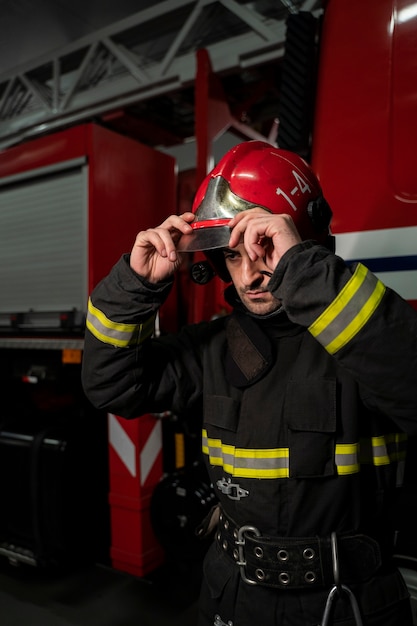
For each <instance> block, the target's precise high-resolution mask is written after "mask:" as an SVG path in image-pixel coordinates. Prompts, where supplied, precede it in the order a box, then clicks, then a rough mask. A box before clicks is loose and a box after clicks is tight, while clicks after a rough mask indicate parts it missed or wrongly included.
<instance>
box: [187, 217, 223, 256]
mask: <svg viewBox="0 0 417 626" xmlns="http://www.w3.org/2000/svg"><path fill="white" fill-rule="evenodd" d="M229 221H230V219H218V220H205V221H201V222H193V223H192V224H191V228H192V229H193V232H192V233H190V234H189V235H183V236H182V237H181V239H180V241H179V243H178V246H177V249H178V250H179V252H198V251H202V250H215V249H216V248H227V246H228V245H229V239H230V232H231V229H230V228H229V226H228V223H229Z"/></svg>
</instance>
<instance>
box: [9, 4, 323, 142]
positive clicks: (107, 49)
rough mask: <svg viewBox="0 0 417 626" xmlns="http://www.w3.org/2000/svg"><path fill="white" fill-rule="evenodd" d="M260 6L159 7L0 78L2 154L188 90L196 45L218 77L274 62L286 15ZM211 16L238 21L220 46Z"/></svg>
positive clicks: (312, 7)
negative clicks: (225, 15) (26, 141)
mask: <svg viewBox="0 0 417 626" xmlns="http://www.w3.org/2000/svg"><path fill="white" fill-rule="evenodd" d="M321 4H322V2H321V1H320V0H316V1H315V0H306V2H304V3H301V4H300V5H299V6H300V8H301V9H303V7H304V5H308V6H309V10H310V11H312V12H316V13H317V12H321V8H320V6H321ZM265 5H266V3H265V2H262V3H261V2H257V0H254V1H253V2H251V3H248V4H238V3H237V2H236V1H235V0H198V1H197V2H195V0H166V1H165V2H158V3H156V4H155V5H154V6H152V7H150V8H148V9H145V10H143V11H140V12H138V13H136V14H134V15H132V16H131V17H129V18H126V19H124V20H121V21H119V22H117V23H115V24H113V25H111V26H109V27H107V28H104V29H101V30H99V31H96V32H95V33H94V34H93V35H90V36H88V37H83V38H82V39H80V40H78V41H76V42H73V43H72V44H70V45H69V46H66V47H64V48H63V49H62V50H59V51H58V52H57V53H55V54H54V56H53V57H49V58H48V57H45V56H44V57H42V58H39V59H35V60H33V61H32V62H31V63H30V64H25V65H24V66H21V67H18V68H16V70H15V71H14V72H13V71H12V72H7V73H6V74H3V75H0V149H2V148H5V147H7V146H9V145H12V144H13V143H16V142H18V141H22V140H24V139H26V138H29V137H33V136H35V135H37V134H39V133H40V132H45V130H49V129H59V128H60V127H62V126H64V125H66V124H68V123H70V122H75V123H76V122H82V121H85V120H88V119H91V116H93V115H100V114H103V113H106V112H110V111H112V110H114V109H116V108H120V107H124V106H129V105H132V104H135V103H139V102H141V101H143V100H146V99H149V98H151V97H154V96H155V94H159V95H161V94H169V92H172V91H173V90H177V89H181V88H183V87H186V86H188V85H190V84H191V83H193V82H194V80H195V72H196V63H195V53H196V50H197V47H199V48H206V49H207V50H208V52H209V54H210V58H211V60H212V65H213V70H214V71H215V72H218V73H221V72H230V71H231V70H236V69H238V68H239V67H241V68H244V67H248V66H250V65H252V66H253V65H255V64H260V63H264V62H266V61H271V60H274V59H279V58H280V57H281V56H282V54H283V45H284V39H285V20H286V17H287V15H288V9H285V8H284V7H282V8H281V9H280V11H282V12H281V13H280V19H275V18H274V19H273V18H271V17H268V15H267V14H262V12H261V7H264V6H265ZM271 5H276V2H275V0H274V2H272V0H271ZM271 5H269V6H271ZM216 10H221V11H227V12H228V16H229V18H230V20H231V21H233V23H236V30H235V31H233V32H230V33H227V34H224V32H223V31H220V32H221V33H222V36H221V40H220V41H219V40H218V38H216V37H213V34H214V35H215V34H216V32H217V31H216V27H218V24H216V20H213V22H212V24H210V23H207V20H206V19H205V18H206V16H207V15H210V11H211V12H212V13H213V12H214V11H216ZM275 10H276V9H275ZM207 11H208V12H209V13H207ZM184 15H185V18H184ZM180 17H181V20H180V19H179V18H180ZM208 25H209V26H210V28H209V27H208ZM148 27H149V28H148ZM199 27H200V29H201V32H199V31H198V28H199ZM147 28H148V29H147ZM175 29H176V30H175ZM223 30H224V29H223ZM232 30H233V29H232ZM136 32H137V33H138V35H137V36H136V38H135V35H134V33H136ZM132 33H133V34H132ZM139 33H140V34H139ZM236 33H238V34H236Z"/></svg>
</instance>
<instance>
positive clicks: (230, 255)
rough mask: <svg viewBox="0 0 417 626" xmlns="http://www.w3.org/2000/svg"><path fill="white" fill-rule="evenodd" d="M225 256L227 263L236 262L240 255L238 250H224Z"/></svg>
mask: <svg viewBox="0 0 417 626" xmlns="http://www.w3.org/2000/svg"><path fill="white" fill-rule="evenodd" d="M223 254H224V258H225V260H227V261H234V260H235V259H237V258H239V256H240V254H239V253H238V252H236V250H224V252H223Z"/></svg>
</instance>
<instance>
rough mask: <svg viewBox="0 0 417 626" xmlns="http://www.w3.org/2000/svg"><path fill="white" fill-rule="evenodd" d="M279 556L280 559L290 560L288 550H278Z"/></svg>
mask: <svg viewBox="0 0 417 626" xmlns="http://www.w3.org/2000/svg"><path fill="white" fill-rule="evenodd" d="M277 556H278V559H279V560H280V561H288V559H289V556H290V555H289V554H288V552H287V550H278V553H277Z"/></svg>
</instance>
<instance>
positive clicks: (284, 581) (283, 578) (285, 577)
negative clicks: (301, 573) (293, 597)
mask: <svg viewBox="0 0 417 626" xmlns="http://www.w3.org/2000/svg"><path fill="white" fill-rule="evenodd" d="M278 580H279V582H280V583H281V585H288V583H289V582H290V575H289V574H288V572H281V573H280V574H279V576H278Z"/></svg>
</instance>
